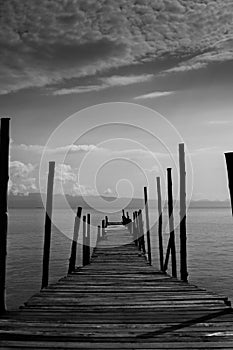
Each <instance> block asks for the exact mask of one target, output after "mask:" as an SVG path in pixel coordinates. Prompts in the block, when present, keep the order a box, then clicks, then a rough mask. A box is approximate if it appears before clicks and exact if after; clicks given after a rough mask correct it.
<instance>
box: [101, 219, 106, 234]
mask: <svg viewBox="0 0 233 350" xmlns="http://www.w3.org/2000/svg"><path fill="white" fill-rule="evenodd" d="M105 236H106V232H105V220H102V236H101V237H102V238H104V237H105Z"/></svg>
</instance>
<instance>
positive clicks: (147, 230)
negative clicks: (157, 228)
mask: <svg viewBox="0 0 233 350" xmlns="http://www.w3.org/2000/svg"><path fill="white" fill-rule="evenodd" d="M144 203H145V214H146V237H147V254H148V262H149V264H150V265H152V258H151V242H150V222H149V207H148V195H147V187H144Z"/></svg>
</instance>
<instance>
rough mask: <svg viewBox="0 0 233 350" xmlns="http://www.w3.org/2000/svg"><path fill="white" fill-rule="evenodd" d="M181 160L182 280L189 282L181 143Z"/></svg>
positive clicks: (184, 180) (182, 150) (184, 179)
mask: <svg viewBox="0 0 233 350" xmlns="http://www.w3.org/2000/svg"><path fill="white" fill-rule="evenodd" d="M179 162H180V276H181V280H182V281H184V282H188V271H187V234H186V170H185V148H184V144H183V143H182V144H180V145H179Z"/></svg>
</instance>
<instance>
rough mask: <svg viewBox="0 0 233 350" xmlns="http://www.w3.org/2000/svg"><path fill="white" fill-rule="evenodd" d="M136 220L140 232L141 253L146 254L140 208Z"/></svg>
mask: <svg viewBox="0 0 233 350" xmlns="http://www.w3.org/2000/svg"><path fill="white" fill-rule="evenodd" d="M138 222H139V232H140V235H141V237H140V239H141V248H142V251H143V254H146V248H145V237H144V228H143V221H142V211H141V209H140V210H139V212H138Z"/></svg>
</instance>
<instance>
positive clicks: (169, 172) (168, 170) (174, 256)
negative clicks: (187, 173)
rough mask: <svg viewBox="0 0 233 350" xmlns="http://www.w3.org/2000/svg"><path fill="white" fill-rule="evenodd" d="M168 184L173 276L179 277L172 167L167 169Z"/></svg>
mask: <svg viewBox="0 0 233 350" xmlns="http://www.w3.org/2000/svg"><path fill="white" fill-rule="evenodd" d="M167 185H168V215H169V229H170V239H169V246H170V249H171V258H172V276H173V277H177V269H176V246H175V231H174V216H173V193H172V169H171V168H168V169H167ZM166 260H167V259H166Z"/></svg>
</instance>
